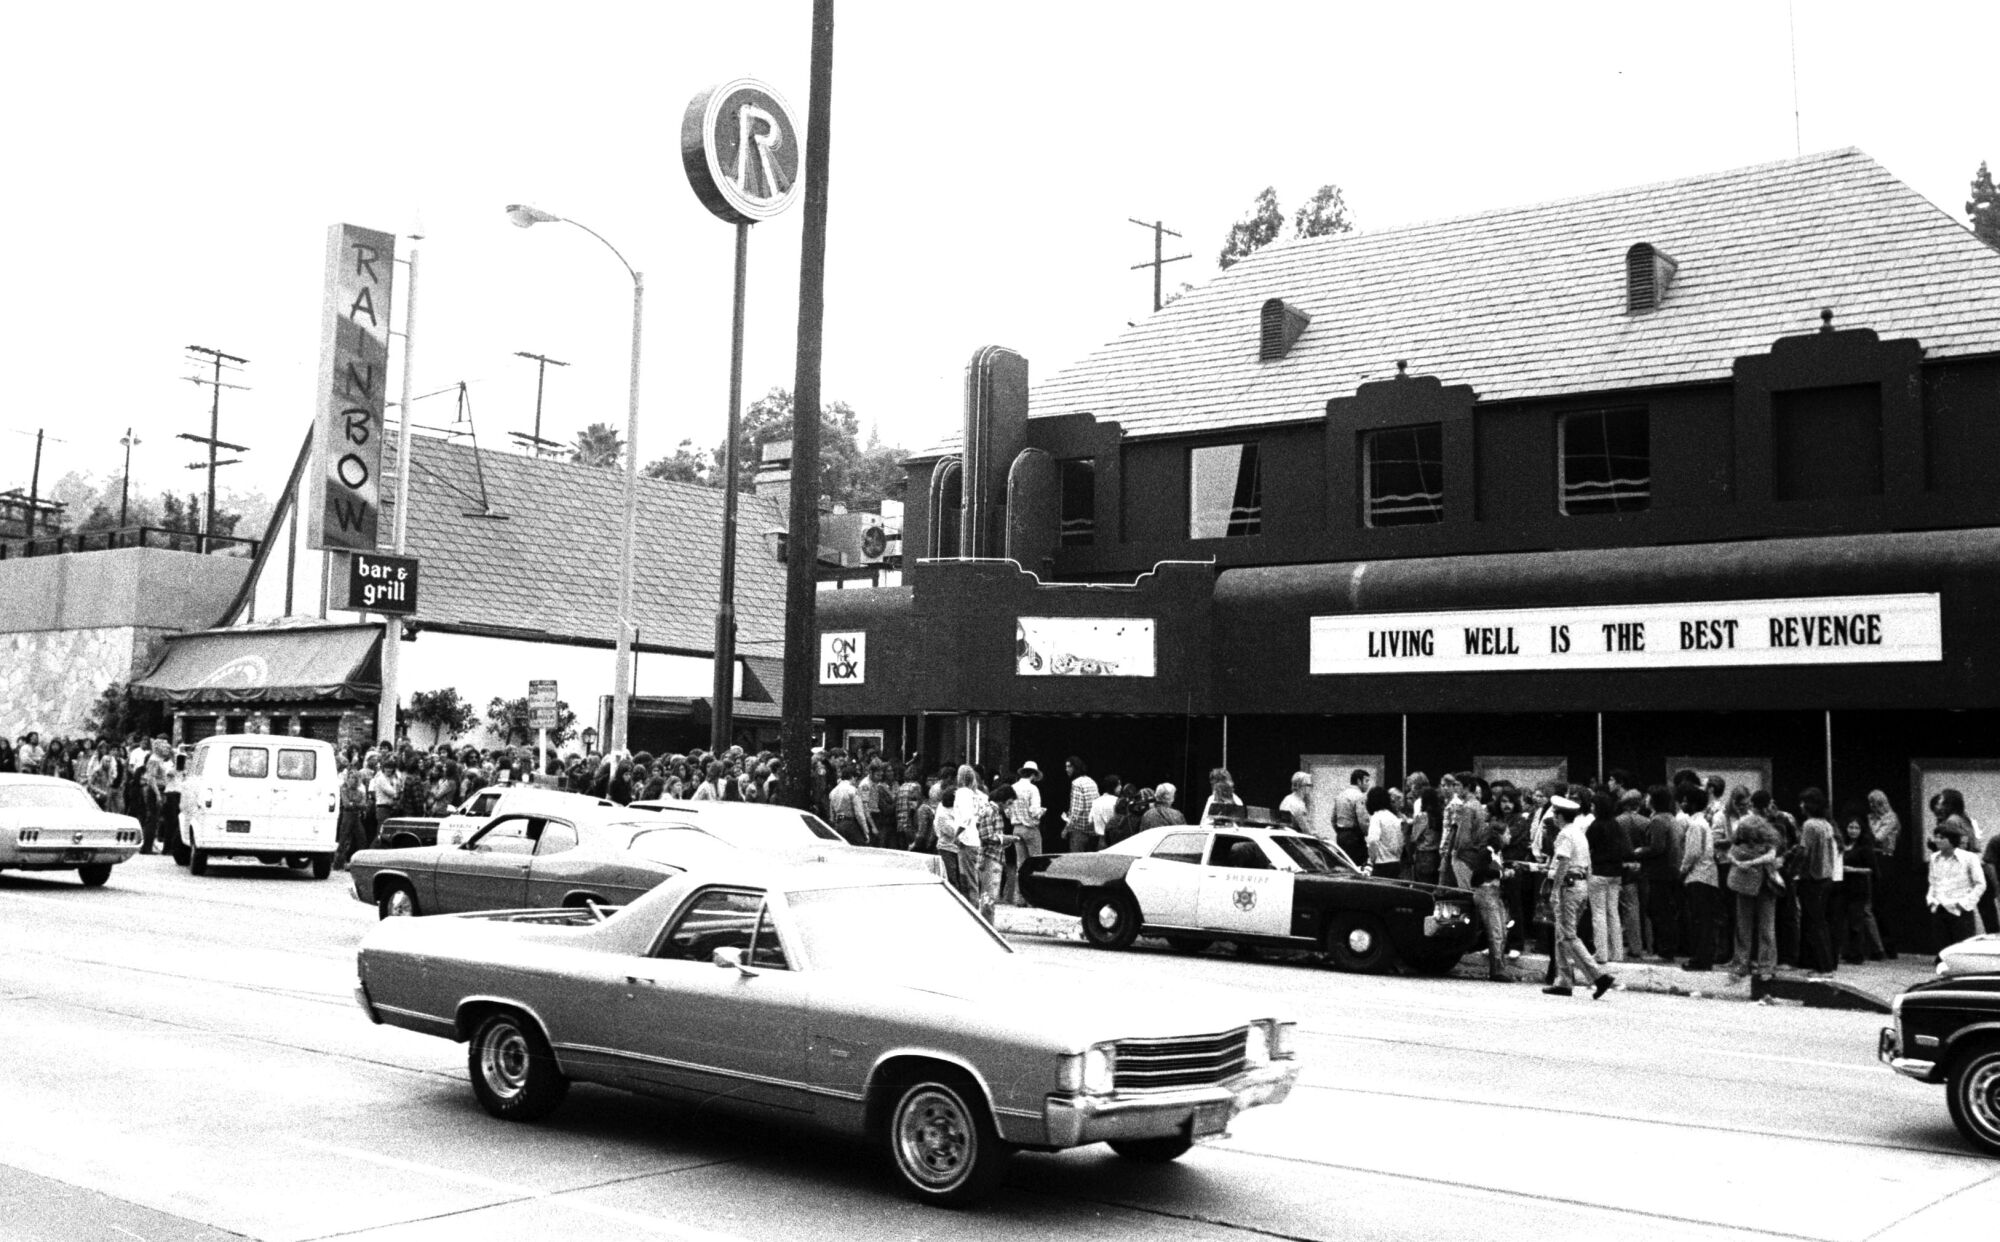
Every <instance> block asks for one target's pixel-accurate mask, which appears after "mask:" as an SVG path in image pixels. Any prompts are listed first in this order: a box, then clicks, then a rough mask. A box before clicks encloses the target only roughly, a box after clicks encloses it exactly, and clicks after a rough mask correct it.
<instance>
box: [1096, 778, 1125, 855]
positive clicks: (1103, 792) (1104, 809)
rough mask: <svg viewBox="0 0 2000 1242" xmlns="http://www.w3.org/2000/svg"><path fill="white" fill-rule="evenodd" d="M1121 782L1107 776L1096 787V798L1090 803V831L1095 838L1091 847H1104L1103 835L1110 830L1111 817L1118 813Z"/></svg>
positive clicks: (1099, 848) (1098, 848)
mask: <svg viewBox="0 0 2000 1242" xmlns="http://www.w3.org/2000/svg"><path fill="white" fill-rule="evenodd" d="M1121 787H1122V786H1121V784H1120V782H1119V780H1118V778H1117V777H1115V776H1107V777H1105V778H1104V783H1103V784H1102V785H1099V786H1098V787H1097V798H1096V799H1095V800H1094V801H1093V802H1091V804H1090V831H1091V833H1092V834H1093V835H1094V836H1095V837H1096V838H1097V843H1096V844H1095V845H1093V846H1091V848H1092V849H1097V850H1101V849H1103V848H1104V837H1105V834H1106V833H1107V832H1109V831H1110V830H1111V817H1112V816H1114V815H1116V814H1118V790H1119V789H1120V788H1121Z"/></svg>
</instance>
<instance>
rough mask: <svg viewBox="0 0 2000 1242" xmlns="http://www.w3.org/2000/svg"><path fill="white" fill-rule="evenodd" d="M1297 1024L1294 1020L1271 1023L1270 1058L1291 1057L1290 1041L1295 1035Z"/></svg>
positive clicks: (1283, 1058) (1279, 1059)
mask: <svg viewBox="0 0 2000 1242" xmlns="http://www.w3.org/2000/svg"><path fill="white" fill-rule="evenodd" d="M1298 1031H1299V1024H1298V1023H1296V1022H1273V1023H1271V1058H1272V1059H1273V1060H1276V1061H1289V1060H1291V1059H1292V1041H1293V1039H1294V1037H1295V1036H1297V1034H1298Z"/></svg>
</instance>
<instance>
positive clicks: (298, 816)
mask: <svg viewBox="0 0 2000 1242" xmlns="http://www.w3.org/2000/svg"><path fill="white" fill-rule="evenodd" d="M338 768H339V765H338V764H337V763H336V762H335V759H334V753H333V747H332V745H331V744H329V743H326V742H318V741H314V740H313V739H311V738H304V737H290V736H286V735H283V734H267V733H231V734H224V735H218V736H216V737H205V738H203V739H202V740H201V741H200V742H199V743H198V744H197V745H196V746H195V748H194V757H193V758H191V759H189V760H188V767H187V775H186V777H185V778H183V780H182V782H181V825H182V833H183V836H182V851H181V854H180V855H179V857H180V858H182V859H184V860H185V861H186V863H187V867H188V870H189V871H191V872H193V873H194V874H195V875H203V874H206V872H207V871H208V863H209V860H210V859H219V858H228V857H231V856H238V857H251V858H256V859H259V860H260V861H263V862H267V863H277V864H279V865H281V866H292V867H305V866H307V865H311V867H312V870H313V876H314V877H315V878H316V879H321V880H324V879H325V878H326V877H327V876H329V875H331V874H333V854H334V850H335V848H336V845H337V842H338V839H339V830H340V773H339V771H338Z"/></svg>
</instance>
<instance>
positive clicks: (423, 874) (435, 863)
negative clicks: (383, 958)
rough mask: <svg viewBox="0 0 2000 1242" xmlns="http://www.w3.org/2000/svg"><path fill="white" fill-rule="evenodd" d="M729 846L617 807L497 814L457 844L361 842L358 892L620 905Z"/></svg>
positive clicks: (458, 901)
mask: <svg viewBox="0 0 2000 1242" xmlns="http://www.w3.org/2000/svg"><path fill="white" fill-rule="evenodd" d="M718 852H720V853H727V852H729V847H728V846H726V845H723V844H721V843H720V842H717V841H715V840H713V839H711V838H706V837H703V836H701V835H700V834H696V833H675V832H672V831H671V829H669V828H668V827H667V826H665V825H662V824H661V823H660V822H659V821H657V820H656V819H654V818H653V817H652V816H649V815H645V814H644V813H643V812H641V813H634V812H630V811H626V810H623V809H622V808H619V807H615V806H614V807H612V808H610V809H609V810H605V811H601V812H600V811H598V810H597V809H595V808H590V807H582V808H578V809H577V810H573V811H571V812H569V813H567V814H564V815H555V814H547V813H532V812H521V813H511V814H502V815H499V816H496V817H495V818H494V819H492V820H491V821H490V822H488V823H487V824H486V826H485V827H483V828H481V829H479V830H478V831H477V832H476V833H474V834H473V836H472V838H471V839H470V840H469V841H466V842H465V843H464V844H462V845H426V846H417V847H415V848H411V849H375V850H361V851H359V852H357V853H356V854H355V855H354V857H353V858H352V859H350V860H349V861H348V864H347V870H348V875H349V876H350V878H351V879H352V881H353V884H354V897H355V900H357V901H365V902H368V903H370V904H372V905H373V906H374V907H375V908H376V910H377V911H379V912H380V913H381V915H382V917H383V918H391V917H394V916H398V915H418V914H456V913H460V912H462V911H467V910H507V909H516V908H520V907H527V906H542V907H548V906H556V907H560V906H588V905H590V904H591V903H593V902H595V903H597V904H598V905H602V906H618V905H623V904H625V903H626V902H628V901H631V900H632V899H633V898H635V897H638V896H639V895H640V894H642V893H645V892H648V891H649V890H651V889H652V888H653V887H654V886H655V885H657V884H659V883H660V882H661V881H662V880H665V879H666V878H667V877H669V876H672V875H678V874H679V873H680V872H681V871H683V870H685V869H686V867H687V866H688V864H689V863H690V862H691V861H694V860H698V859H703V858H708V857H711V856H712V855H714V854H716V853H718Z"/></svg>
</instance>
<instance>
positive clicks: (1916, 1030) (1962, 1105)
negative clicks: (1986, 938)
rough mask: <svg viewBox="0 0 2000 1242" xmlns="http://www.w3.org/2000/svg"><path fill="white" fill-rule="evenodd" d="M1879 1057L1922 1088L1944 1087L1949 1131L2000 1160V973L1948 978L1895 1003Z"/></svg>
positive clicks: (1915, 989)
mask: <svg viewBox="0 0 2000 1242" xmlns="http://www.w3.org/2000/svg"><path fill="white" fill-rule="evenodd" d="M1889 1011H1890V1015H1891V1016H1890V1025H1888V1026H1885V1027H1883V1028H1882V1033H1881V1035H1880V1037H1879V1038H1878V1040H1877V1042H1876V1047H1875V1055H1876V1056H1877V1057H1879V1058H1880V1059H1881V1060H1882V1061H1883V1063H1885V1064H1886V1065H1888V1066H1889V1068H1890V1069H1893V1070H1895V1071H1896V1072H1897V1073H1899V1074H1902V1075H1905V1076H1907V1077H1910V1078H1914V1079H1916V1080H1917V1081H1918V1082H1925V1083H1933V1084H1936V1083H1943V1084H1944V1099H1945V1107H1946V1108H1947V1109H1948V1110H1949V1111H1950V1113H1951V1120H1952V1124H1953V1125H1955V1126H1957V1127H1958V1132H1959V1134H1961V1135H1963V1136H1964V1138H1965V1141H1966V1142H1967V1143H1970V1144H1971V1145H1972V1146H1973V1147H1974V1148H1976V1149H1977V1150H1979V1151H1982V1152H1984V1153H1986V1154H1987V1155H1989V1156H2000V974H1972V975H1957V974H1954V975H1948V976H1946V977H1944V978H1941V979H1933V980H1931V981H1929V982H1928V983H1919V984H1918V985H1916V986H1915V987H1913V988H1911V989H1909V990H1908V991H1906V992H1904V993H1902V994H1901V995H1899V996H1897V997H1896V999H1895V1000H1893V1001H1891V1002H1890V1007H1889Z"/></svg>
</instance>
